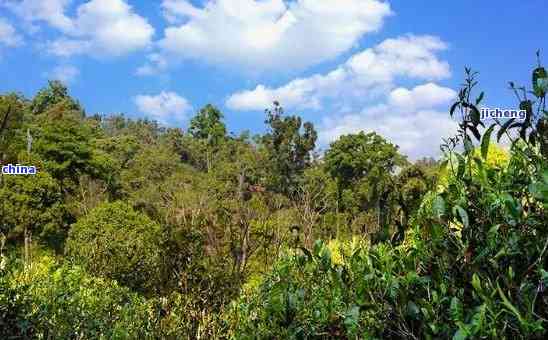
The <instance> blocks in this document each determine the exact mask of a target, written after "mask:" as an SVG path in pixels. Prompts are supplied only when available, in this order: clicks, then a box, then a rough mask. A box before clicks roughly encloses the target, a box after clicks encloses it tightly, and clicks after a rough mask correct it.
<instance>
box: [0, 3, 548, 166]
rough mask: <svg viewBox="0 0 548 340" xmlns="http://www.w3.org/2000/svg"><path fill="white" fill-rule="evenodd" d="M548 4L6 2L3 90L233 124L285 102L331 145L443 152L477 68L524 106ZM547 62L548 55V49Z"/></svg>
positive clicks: (92, 107) (95, 107) (493, 101)
mask: <svg viewBox="0 0 548 340" xmlns="http://www.w3.org/2000/svg"><path fill="white" fill-rule="evenodd" d="M547 9H548V3H547V2H546V1H545V0H528V1H496V2H495V1H480V2H478V1H468V0H466V1H458V2H456V1H425V0H414V1H404V0H397V1H396V0H395V1H381V0H293V1H283V0H262V1H256V0H215V1H213V0H204V1H195V0H193V1H186V0H157V1H144V0H87V1H76V0H73V1H71V0H0V72H1V74H2V81H1V82H0V92H8V91H18V92H21V93H23V94H24V95H26V96H28V97H31V96H33V95H34V94H35V93H36V91H37V90H39V89H40V88H41V87H43V86H44V85H45V84H46V82H47V80H48V79H60V80H62V81H64V82H66V83H67V84H68V86H69V88H70V91H71V93H72V94H73V96H75V97H76V98H78V99H79V100H80V101H81V103H82V104H83V105H84V107H85V108H86V110H87V112H88V113H103V114H109V113H118V112H121V113H125V114H126V115H128V116H131V117H145V116H146V117H149V118H153V119H157V120H159V121H161V122H163V123H165V124H167V125H171V126H182V127H186V126H187V123H188V120H189V119H190V118H191V117H192V115H193V114H194V113H195V111H196V110H198V109H199V108H200V107H201V106H203V105H205V104H207V103H212V104H214V105H216V106H218V107H220V108H221V109H222V110H223V112H224V113H225V116H226V121H227V125H228V127H229V130H230V131H233V132H236V133H238V132H240V131H242V130H246V129H247V130H251V131H252V132H261V131H263V130H264V124H263V121H264V109H265V108H266V107H267V106H268V105H269V103H270V102H271V101H272V100H279V101H280V102H281V103H282V105H283V106H284V107H285V108H286V111H287V112H288V113H298V114H300V115H301V116H303V117H304V118H305V119H307V120H310V121H312V122H314V124H315V126H316V128H317V129H318V131H319V134H320V139H319V142H320V146H323V147H325V146H326V145H328V144H329V142H330V141H333V140H334V139H336V138H337V137H338V136H340V135H341V134H345V133H352V132H357V131H360V130H365V131H370V130H375V131H377V132H379V133H381V134H382V135H384V136H386V137H387V138H388V139H390V140H392V141H393V142H394V143H396V144H398V145H399V146H400V147H401V150H402V151H403V152H404V153H406V154H408V155H409V156H410V157H411V158H418V157H422V156H436V155H437V154H438V150H439V149H438V145H439V144H440V141H441V138H442V137H443V136H448V135H450V134H451V133H452V132H453V131H454V129H455V123H454V122H452V121H451V120H450V119H449V118H448V117H447V107H448V106H449V105H450V102H451V101H452V100H453V98H454V95H455V91H457V90H458V87H459V84H460V83H461V81H462V78H463V76H462V75H463V72H462V71H463V68H464V66H471V67H473V68H474V69H476V70H478V71H479V72H480V78H479V80H480V85H481V89H483V90H485V91H486V105H487V106H492V107H508V108H511V107H514V106H515V102H514V99H513V97H512V95H511V93H510V92H509V91H508V89H507V82H508V81H509V80H514V81H516V82H517V83H521V84H526V85H529V82H530V81H529V73H530V70H531V68H532V67H533V66H534V65H535V63H536V60H535V51H536V50H537V49H541V50H543V49H546V47H548V46H547V45H546V42H547V41H548V40H547V39H546V34H547V33H548V29H547V27H546V23H545V20H543V17H544V16H545V15H546V12H547V11H546V10H547ZM544 59H545V60H546V58H544Z"/></svg>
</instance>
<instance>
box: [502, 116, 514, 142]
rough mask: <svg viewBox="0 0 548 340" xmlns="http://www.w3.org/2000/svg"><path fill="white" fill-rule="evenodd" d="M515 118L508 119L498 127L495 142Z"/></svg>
mask: <svg viewBox="0 0 548 340" xmlns="http://www.w3.org/2000/svg"><path fill="white" fill-rule="evenodd" d="M515 120H516V119H515V118H512V119H509V120H507V121H506V122H505V123H504V124H503V125H502V126H501V127H500V130H499V131H498V132H497V142H499V141H500V139H501V138H502V135H503V134H504V133H505V132H506V130H508V127H509V126H510V124H512V123H513V122H514V121H515Z"/></svg>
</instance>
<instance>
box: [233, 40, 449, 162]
mask: <svg viewBox="0 0 548 340" xmlns="http://www.w3.org/2000/svg"><path fill="white" fill-rule="evenodd" d="M446 48H447V44H445V43H444V42H443V41H442V40H440V39H439V38H437V37H434V36H415V35H407V36H402V37H398V38H394V39H387V40H385V41H383V42H382V43H380V44H378V45H376V46H374V47H372V48H369V49H366V50H364V51H361V52H359V53H356V54H355V55H353V56H351V57H350V58H349V59H348V60H347V61H346V62H345V63H343V64H341V65H340V66H338V67H336V68H334V69H333V70H331V71H330V72H327V73H325V74H316V75H313V76H311V77H307V78H300V79H295V80H293V81H290V82H289V83H287V84H285V85H282V86H280V87H275V88H273V87H268V86H266V85H262V84H261V85H258V86H257V87H256V88H255V89H252V90H244V91H239V92H236V93H234V94H232V95H231V96H229V98H228V99H227V101H226V106H227V107H229V108H231V109H233V110H251V111H253V110H260V111H262V110H263V109H264V108H267V107H269V106H270V105H271V103H272V102H273V101H275V100H276V101H279V102H281V103H282V105H283V106H284V107H286V108H296V109H302V110H312V111H314V110H316V111H320V110H322V111H324V112H328V114H327V115H326V116H324V118H323V119H322V120H321V123H320V124H319V126H318V130H319V141H320V145H322V146H323V147H325V146H327V145H328V144H329V143H330V142H332V141H334V140H336V139H337V138H338V137H339V136H341V135H344V134H348V133H357V132H359V131H366V132H370V131H376V132H377V133H380V134H381V135H383V136H384V137H386V138H388V139H390V140H391V141H392V142H393V143H396V144H398V145H399V146H400V148H401V150H402V152H404V153H405V154H407V155H408V156H409V157H410V158H411V159H416V158H419V157H421V156H436V155H437V154H438V153H439V144H440V142H441V138H442V137H445V136H449V135H452V134H453V133H454V132H455V131H456V123H455V122H453V121H452V120H451V119H450V117H449V115H448V114H447V113H444V110H445V109H446V107H447V106H448V105H449V104H450V102H451V101H452V100H453V99H454V98H455V97H456V95H457V94H456V92H455V91H454V90H452V89H450V88H446V87H443V86H440V85H438V84H436V83H435V81H438V80H441V79H445V78H447V77H449V76H450V74H451V73H450V68H449V64H448V63H447V62H445V61H443V60H441V59H440V58H439V57H438V56H437V53H438V52H440V51H443V50H445V49H446ZM401 81H405V82H406V84H407V83H417V84H416V85H415V86H414V87H410V88H409V87H404V86H401V85H399V83H400V82H401Z"/></svg>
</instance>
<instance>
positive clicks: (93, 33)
mask: <svg viewBox="0 0 548 340" xmlns="http://www.w3.org/2000/svg"><path fill="white" fill-rule="evenodd" d="M69 4H70V1H69V0H24V1H14V0H8V2H7V4H6V6H7V7H8V8H10V9H11V10H12V11H13V12H14V13H15V14H16V15H18V16H19V17H21V18H22V19H23V20H25V21H27V22H29V23H33V22H46V23H47V24H49V25H50V26H52V27H54V28H57V29H58V30H60V31H61V32H62V33H63V36H62V37H60V38H58V39H56V40H53V41H49V42H48V43H47V48H48V51H49V52H50V53H52V54H55V55H58V56H65V57H66V56H71V55H75V54H92V55H97V56H121V55H125V54H128V53H131V52H134V51H137V50H140V49H143V48H146V47H148V46H149V45H150V44H151V40H152V37H153V35H154V28H153V27H152V26H151V25H150V24H149V23H148V21H147V20H146V19H145V18H143V17H141V16H139V15H138V14H136V13H135V12H134V10H133V8H132V7H131V6H130V5H128V3H127V2H126V1H125V0H91V1H88V2H86V3H84V4H82V5H80V6H78V8H77V9H76V15H75V16H74V17H69V16H67V15H65V12H66V10H67V6H68V5H69Z"/></svg>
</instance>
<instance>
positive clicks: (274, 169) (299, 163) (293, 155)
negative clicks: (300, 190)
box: [261, 102, 318, 195]
mask: <svg viewBox="0 0 548 340" xmlns="http://www.w3.org/2000/svg"><path fill="white" fill-rule="evenodd" d="M266 112H267V119H266V121H265V123H266V124H267V125H268V126H269V128H270V131H269V132H268V133H266V134H265V135H264V136H263V137H262V140H261V142H262V144H263V146H264V148H265V151H266V153H267V159H268V166H269V167H270V171H269V172H270V176H269V177H270V178H269V185H270V186H271V188H272V189H273V190H275V191H276V192H281V193H285V194H289V195H292V194H293V193H294V190H295V185H296V182H297V181H298V178H299V177H300V175H301V174H302V172H303V171H304V170H305V169H306V167H308V166H309V164H310V162H311V160H312V154H311V153H312V151H313V150H314V147H315V145H316V140H317V138H318V134H317V132H316V130H315V129H314V126H313V125H312V123H309V122H306V123H304V124H303V123H302V120H301V118H300V117H298V116H288V117H284V116H283V114H284V110H283V108H282V107H281V105H280V104H279V103H278V102H274V107H273V108H272V109H271V110H267V111H266ZM301 128H302V129H303V131H302V132H301Z"/></svg>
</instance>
